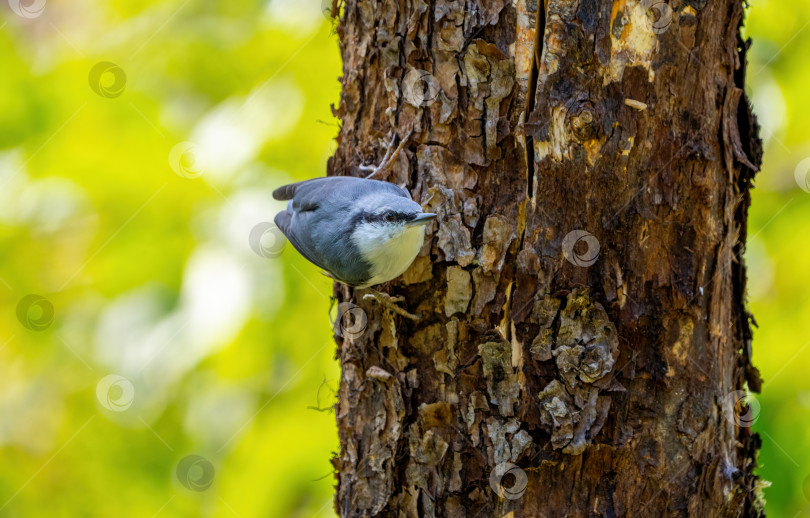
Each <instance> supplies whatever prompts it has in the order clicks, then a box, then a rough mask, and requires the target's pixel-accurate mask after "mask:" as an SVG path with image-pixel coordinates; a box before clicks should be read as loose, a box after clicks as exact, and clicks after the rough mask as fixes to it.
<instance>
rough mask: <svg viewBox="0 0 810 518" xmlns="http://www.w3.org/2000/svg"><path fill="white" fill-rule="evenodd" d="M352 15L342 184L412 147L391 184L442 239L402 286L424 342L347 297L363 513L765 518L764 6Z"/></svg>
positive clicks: (343, 342) (358, 501)
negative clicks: (755, 73) (756, 109)
mask: <svg viewBox="0 0 810 518" xmlns="http://www.w3.org/2000/svg"><path fill="white" fill-rule="evenodd" d="M337 4H338V0H335V2H334V6H333V7H335V8H336V7H338V5H337ZM340 12H341V15H340V20H339V23H338V26H337V32H338V35H339V37H340V41H341V45H340V46H341V51H342V56H343V62H344V66H343V69H344V75H343V78H342V85H343V94H342V99H341V102H340V106H339V107H337V108H336V109H335V112H336V114H337V116H339V117H340V119H341V120H342V127H341V131H340V135H339V138H338V148H337V151H336V154H335V156H334V157H333V158H332V159H331V160H330V164H329V174H331V175H361V174H362V173H361V172H360V171H359V170H358V166H360V165H370V164H374V163H377V162H378V161H379V160H380V159H381V157H382V156H383V155H384V153H385V151H386V145H387V144H388V141H389V140H390V138H391V135H394V134H395V135H398V136H399V137H400V138H404V137H405V136H406V135H407V134H408V133H409V131H411V130H413V134H412V136H411V138H410V140H409V141H408V142H407V143H406V145H405V148H404V151H403V152H402V153H401V154H399V155H398V157H397V158H396V159H395V160H394V162H393V164H392V166H391V168H390V175H388V177H387V179H388V181H391V182H394V183H397V184H399V185H404V186H405V187H406V188H408V189H409V190H410V192H411V193H412V195H413V198H414V199H415V200H416V201H418V202H420V203H422V204H423V205H424V206H425V207H426V210H429V211H431V212H437V213H438V214H439V217H438V219H437V221H436V222H435V223H432V224H431V226H429V227H428V232H427V236H428V237H427V239H426V242H425V246H424V248H423V249H422V251H421V254H420V256H419V257H418V258H417V259H416V261H415V262H414V264H413V265H412V267H411V268H410V269H409V270H408V271H407V272H406V273H405V275H403V276H402V277H401V278H399V279H396V280H395V281H392V282H391V283H389V284H388V285H385V286H382V287H378V288H379V289H381V290H382V291H386V292H388V293H391V294H395V295H403V296H404V297H405V302H403V303H401V306H402V307H403V308H404V309H406V310H407V311H409V312H411V313H415V314H417V315H419V316H420V317H421V319H420V320H419V321H413V320H410V319H408V318H405V317H404V316H402V315H401V314H398V313H396V312H392V311H391V310H390V309H386V307H384V306H381V305H379V304H377V303H376V302H374V301H370V300H365V299H364V298H363V294H364V293H366V292H365V291H364V290H351V289H349V288H347V287H345V286H342V285H336V286H335V295H336V297H337V298H338V299H339V301H341V305H340V306H339V312H340V315H342V316H343V317H344V318H342V320H340V324H341V325H340V326H339V327H338V329H337V335H338V338H337V340H338V344H339V350H338V356H339V359H340V362H341V366H342V376H341V380H340V390H339V401H338V403H337V405H336V413H337V422H338V426H339V435H340V453H339V454H338V455H337V456H336V458H335V459H334V464H335V467H336V470H337V479H338V485H337V495H336V497H335V508H336V510H337V512H338V514H339V515H340V516H342V517H360V516H385V517H433V516H436V517H502V516H510V517H514V518H521V517H558V516H559V517H562V516H568V517H579V516H605V517H608V516H631V517H638V516H700V517H702V516H746V517H748V516H762V515H763V512H762V504H761V497H760V495H759V485H760V482H758V479H757V477H756V475H754V474H753V471H754V468H755V466H756V452H757V449H758V447H759V445H760V441H759V438H758V436H757V435H756V434H754V433H752V432H751V430H750V425H751V422H752V421H753V420H754V419H755V417H756V416H755V415H754V408H752V407H753V405H751V407H749V406H746V401H748V400H747V399H746V398H745V397H744V396H745V393H744V392H742V391H743V390H745V388H746V386H747V387H748V388H749V389H750V390H752V391H758V390H759V385H760V381H759V376H758V372H757V371H756V369H755V368H754V367H752V366H751V363H750V358H751V329H750V325H749V322H750V319H751V317H750V315H749V314H748V313H747V311H746V308H745V285H746V272H745V267H744V264H743V260H742V254H743V249H744V243H745V236H746V217H747V209H748V205H749V190H750V188H751V180H752V178H753V175H754V173H755V171H756V170H757V169H758V166H759V164H760V160H761V146H760V141H759V139H758V136H757V131H758V128H757V125H756V122H755V120H754V117H753V116H752V114H751V111H750V107H749V103H748V100H747V99H746V97H745V93H744V92H743V87H744V77H745V64H746V58H745V53H746V50H747V47H748V42H744V41H742V40H741V37H740V26H741V23H742V15H743V5H742V3H741V2H740V1H739V0H715V1H713V2H706V0H670V2H669V4H667V3H666V2H660V1H659V0H642V1H640V2H636V1H634V0H616V1H614V2H611V1H608V0H579V1H576V0H573V1H572V0H548V1H547V2H546V4H545V6H544V5H543V3H542V2H541V4H540V6H539V8H538V5H537V1H536V0H514V1H509V0H464V1H453V0H437V1H425V0H345V4H344V5H342V6H341V9H340ZM355 304H356V305H357V306H359V308H360V309H362V311H360V309H356V308H355V306H354V305H355ZM350 317H351V318H350ZM366 317H367V318H366ZM509 513H511V514H509Z"/></svg>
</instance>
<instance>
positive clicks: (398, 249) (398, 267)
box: [352, 222, 425, 287]
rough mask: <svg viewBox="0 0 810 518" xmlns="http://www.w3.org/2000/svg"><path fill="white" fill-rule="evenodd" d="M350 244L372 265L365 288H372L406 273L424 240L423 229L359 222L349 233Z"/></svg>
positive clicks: (403, 225) (420, 227) (422, 227)
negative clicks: (369, 277)
mask: <svg viewBox="0 0 810 518" xmlns="http://www.w3.org/2000/svg"><path fill="white" fill-rule="evenodd" d="M352 241H353V242H354V245H355V246H356V247H357V249H358V250H359V251H360V253H361V254H362V255H363V258H364V259H365V260H366V262H367V263H368V264H370V265H371V279H370V280H369V281H368V282H367V283H366V285H365V287H368V286H373V285H375V284H380V283H383V282H386V281H390V280H391V279H394V278H396V277H399V276H400V275H402V274H403V273H405V270H407V269H408V267H409V266H410V265H411V263H412V262H413V260H414V259H415V258H416V254H418V253H419V250H420V249H421V248H422V244H423V243H424V241H425V226H424V225H418V226H414V227H407V226H405V224H401V225H386V224H379V223H367V222H362V223H360V224H359V225H357V228H356V229H355V231H354V233H353V234H352Z"/></svg>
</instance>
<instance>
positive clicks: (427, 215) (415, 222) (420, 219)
mask: <svg viewBox="0 0 810 518" xmlns="http://www.w3.org/2000/svg"><path fill="white" fill-rule="evenodd" d="M436 216H438V214H433V213H432V212H423V213H422V214H420V215H418V216H416V217H415V218H413V219H412V220H410V221H409V222H408V223H407V224H406V225H407V226H409V227H418V226H421V225H424V224H426V223H427V222H428V221H433V220H434V219H436Z"/></svg>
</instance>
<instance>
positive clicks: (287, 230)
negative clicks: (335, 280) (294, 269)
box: [273, 210, 327, 269]
mask: <svg viewBox="0 0 810 518" xmlns="http://www.w3.org/2000/svg"><path fill="white" fill-rule="evenodd" d="M292 217H293V216H292V214H291V213H290V212H288V211H286V210H282V211H281V212H279V213H278V214H276V217H275V218H274V219H273V221H274V222H275V223H276V226H277V227H278V228H279V229H280V230H281V232H282V233H283V234H284V235H285V236H286V237H287V239H289V240H290V243H292V245H293V246H294V247H295V249H296V250H298V252H299V253H300V254H301V255H303V256H304V257H305V258H306V259H307V261H309V262H311V263H312V264H314V265H316V266H320V267H321V268H323V269H327V266H326V264H325V263H324V261H322V260H321V258H320V254H318V253H317V251H316V250H314V249H312V248H311V247H310V246H308V245H307V240H306V239H301V236H299V235H298V234H297V233H296V232H294V231H293V229H292V224H291V223H292Z"/></svg>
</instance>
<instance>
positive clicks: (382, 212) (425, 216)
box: [352, 193, 436, 248]
mask: <svg viewBox="0 0 810 518" xmlns="http://www.w3.org/2000/svg"><path fill="white" fill-rule="evenodd" d="M360 201H361V203H359V207H360V210H359V211H358V213H357V214H356V216H355V218H354V223H355V224H354V229H353V232H352V238H353V239H354V240H355V242H358V241H361V242H363V244H365V245H366V246H369V245H370V244H371V243H377V244H381V243H383V242H386V241H390V240H392V239H395V238H397V237H400V236H402V235H403V234H406V233H409V232H408V231H412V230H418V231H419V232H420V233H422V234H424V225H425V224H426V223H427V222H429V221H432V220H433V219H435V218H436V214H431V213H428V212H423V211H422V207H421V206H420V205H419V204H418V203H416V202H414V201H412V200H409V199H408V198H404V197H402V196H396V195H392V194H387V193H379V194H377V193H374V194H369V195H368V196H365V197H363V198H362V199H361V200H360ZM358 244H359V243H358ZM363 248H365V247H363Z"/></svg>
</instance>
